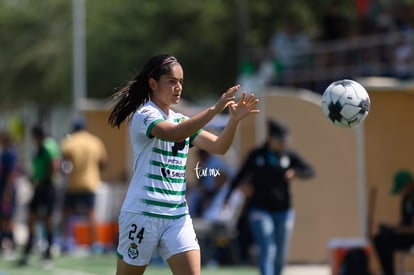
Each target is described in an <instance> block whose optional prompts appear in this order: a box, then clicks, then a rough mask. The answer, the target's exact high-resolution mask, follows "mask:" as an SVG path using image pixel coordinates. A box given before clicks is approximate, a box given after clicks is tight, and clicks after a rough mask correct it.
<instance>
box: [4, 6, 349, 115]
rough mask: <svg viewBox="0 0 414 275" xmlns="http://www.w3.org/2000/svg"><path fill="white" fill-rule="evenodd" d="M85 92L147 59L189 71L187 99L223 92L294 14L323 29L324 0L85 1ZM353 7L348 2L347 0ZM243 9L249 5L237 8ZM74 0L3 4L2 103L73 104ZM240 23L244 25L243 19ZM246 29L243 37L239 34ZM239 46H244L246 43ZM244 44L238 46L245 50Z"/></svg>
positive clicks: (104, 89) (101, 90) (106, 85)
mask: <svg viewBox="0 0 414 275" xmlns="http://www.w3.org/2000/svg"><path fill="white" fill-rule="evenodd" d="M85 2H86V16H87V18H86V27H87V30H86V35H87V38H86V40H87V42H86V43H87V54H86V56H87V95H88V96H89V97H95V98H107V97H108V96H109V95H110V94H112V92H113V90H114V89H115V88H116V87H117V86H118V85H121V84H123V82H125V81H127V80H128V79H129V78H131V77H132V76H133V75H134V74H135V73H136V72H137V70H138V69H139V68H140V67H141V65H142V64H143V63H144V62H145V61H146V60H145V59H146V58H148V57H149V56H150V55H153V54H156V53H161V52H167V53H171V54H173V55H175V56H177V58H178V59H179V60H180V61H181V63H182V65H183V66H184V70H185V90H184V95H183V97H184V98H187V99H189V100H200V99H201V98H205V97H209V96H210V95H212V94H220V93H222V92H223V90H224V89H225V88H226V87H228V86H230V85H231V84H233V83H234V82H235V81H236V80H237V76H238V72H239V69H238V67H239V62H240V61H241V60H240V59H241V58H242V59H254V58H257V56H255V53H256V52H260V51H262V50H263V48H264V47H266V46H267V43H268V38H269V37H270V35H271V33H272V32H273V31H274V30H275V29H276V28H277V27H278V25H280V24H281V22H282V21H283V20H285V16H294V17H295V18H296V19H297V20H298V21H299V22H301V23H302V24H303V26H306V27H307V28H308V29H309V30H311V29H315V28H316V27H317V18H318V16H321V14H320V9H318V10H316V9H314V7H316V6H318V7H323V6H326V4H327V3H329V1H328V0H314V1H307V0H296V1H284V0H274V1H269V0H255V1H252V0H229V1H222V0H209V1H202V0H173V1H162V0H152V1H145V0H86V1H85ZM348 2H349V1H348ZM241 4H244V5H245V7H246V8H245V9H244V10H241V9H240V8H239V7H240V5H241ZM71 13H72V1H69V0H38V1H32V0H0V60H1V62H0V97H1V101H0V105H2V106H13V107H14V106H16V104H19V103H23V102H26V101H32V102H33V101H34V102H35V103H36V104H38V105H39V106H40V107H42V106H43V107H47V106H50V104H53V103H66V104H70V103H71V96H72V81H71V79H72V75H71V74H72V57H71V55H72V41H71V39H72V14H71ZM243 20H244V21H243ZM243 22H244V24H242V23H243ZM241 31H243V33H242V36H240V34H241ZM240 43H241V44H240ZM239 45H242V46H241V47H242V51H241V50H240V47H239Z"/></svg>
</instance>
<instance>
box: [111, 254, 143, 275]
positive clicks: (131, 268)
mask: <svg viewBox="0 0 414 275" xmlns="http://www.w3.org/2000/svg"><path fill="white" fill-rule="evenodd" d="M146 267H147V266H146V265H144V266H135V265H130V264H127V263H126V262H124V261H123V260H122V259H119V258H118V261H117V263H116V275H141V274H144V271H145V268H146Z"/></svg>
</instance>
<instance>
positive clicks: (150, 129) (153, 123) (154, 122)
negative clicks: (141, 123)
mask: <svg viewBox="0 0 414 275" xmlns="http://www.w3.org/2000/svg"><path fill="white" fill-rule="evenodd" d="M162 121H165V120H164V119H161V118H160V119H156V120H154V121H153V122H152V123H151V125H150V126H148V129H147V132H146V133H145V135H146V136H147V137H149V138H153V137H154V136H153V135H151V131H152V129H154V127H155V125H157V124H158V123H160V122H162Z"/></svg>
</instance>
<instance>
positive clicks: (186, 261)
mask: <svg viewBox="0 0 414 275" xmlns="http://www.w3.org/2000/svg"><path fill="white" fill-rule="evenodd" d="M200 257H201V256H200V250H190V251H186V252H182V253H178V254H175V255H174V256H171V257H170V258H169V259H168V260H167V262H168V265H169V266H170V268H171V271H172V272H173V274H174V275H200V273H201V260H200Z"/></svg>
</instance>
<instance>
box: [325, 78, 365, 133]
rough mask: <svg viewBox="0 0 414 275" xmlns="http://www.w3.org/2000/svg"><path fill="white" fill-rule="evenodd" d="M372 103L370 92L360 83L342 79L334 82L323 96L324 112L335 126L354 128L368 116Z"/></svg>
mask: <svg viewBox="0 0 414 275" xmlns="http://www.w3.org/2000/svg"><path fill="white" fill-rule="evenodd" d="M370 105H371V101H370V99H369V96H368V92H367V91H366V90H365V88H364V87H363V86H362V85H361V84H359V83H358V82H356V81H354V80H350V79H342V80H338V81H335V82H332V83H331V84H330V85H329V86H328V87H327V88H326V89H325V91H324V93H323V95H322V111H323V113H324V115H325V116H326V118H327V119H328V120H329V121H330V122H331V123H332V124H334V125H336V126H339V127H344V128H352V127H355V126H357V125H359V124H360V123H361V122H363V121H364V120H365V118H366V117H367V115H368V112H369V108H370Z"/></svg>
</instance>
